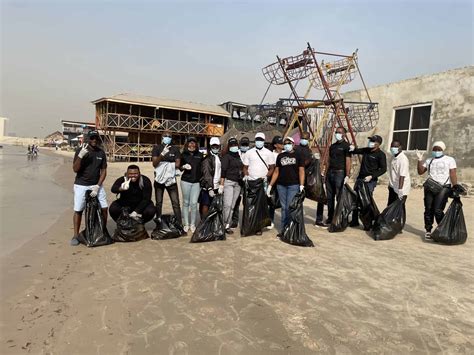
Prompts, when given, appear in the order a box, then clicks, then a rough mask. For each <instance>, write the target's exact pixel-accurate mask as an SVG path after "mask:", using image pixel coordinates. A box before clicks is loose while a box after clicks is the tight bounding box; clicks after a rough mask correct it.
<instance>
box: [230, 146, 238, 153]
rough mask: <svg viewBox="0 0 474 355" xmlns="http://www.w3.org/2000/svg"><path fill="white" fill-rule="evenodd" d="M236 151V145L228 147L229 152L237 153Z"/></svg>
mask: <svg viewBox="0 0 474 355" xmlns="http://www.w3.org/2000/svg"><path fill="white" fill-rule="evenodd" d="M238 151H239V147H237V146H234V147H230V148H229V152H232V153H237V152H238Z"/></svg>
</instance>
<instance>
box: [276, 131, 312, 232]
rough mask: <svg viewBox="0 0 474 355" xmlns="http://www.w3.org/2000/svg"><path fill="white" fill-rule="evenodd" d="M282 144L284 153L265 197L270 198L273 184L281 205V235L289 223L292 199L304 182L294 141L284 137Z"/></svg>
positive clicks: (303, 172) (280, 157) (278, 159)
mask: <svg viewBox="0 0 474 355" xmlns="http://www.w3.org/2000/svg"><path fill="white" fill-rule="evenodd" d="M283 143H284V152H282V153H280V154H279V155H278V157H277V160H276V167H275V171H274V173H273V175H272V179H271V181H270V185H268V188H267V196H270V194H271V190H272V186H274V185H275V184H276V187H277V190H278V196H279V197H280V203H281V229H280V233H283V230H284V228H285V226H286V225H287V223H288V222H289V206H290V204H291V202H292V201H293V198H294V197H295V195H296V194H297V193H298V192H302V191H304V180H305V171H304V160H303V158H302V156H301V155H300V154H297V153H296V152H295V149H294V146H295V141H294V140H293V138H291V137H286V138H285V139H284V140H283Z"/></svg>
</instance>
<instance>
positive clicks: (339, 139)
mask: <svg viewBox="0 0 474 355" xmlns="http://www.w3.org/2000/svg"><path fill="white" fill-rule="evenodd" d="M335 136H336V140H337V141H342V133H336V134H335Z"/></svg>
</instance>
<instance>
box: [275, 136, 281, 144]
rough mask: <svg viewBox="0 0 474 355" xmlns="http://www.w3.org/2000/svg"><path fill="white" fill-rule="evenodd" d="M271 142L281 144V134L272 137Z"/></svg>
mask: <svg viewBox="0 0 474 355" xmlns="http://www.w3.org/2000/svg"><path fill="white" fill-rule="evenodd" d="M272 144H283V138H281V136H275V137H273V139H272Z"/></svg>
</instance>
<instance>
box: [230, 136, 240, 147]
mask: <svg viewBox="0 0 474 355" xmlns="http://www.w3.org/2000/svg"><path fill="white" fill-rule="evenodd" d="M227 144H228V145H239V141H238V140H237V138H234V137H232V138H229V140H228V141H227Z"/></svg>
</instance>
